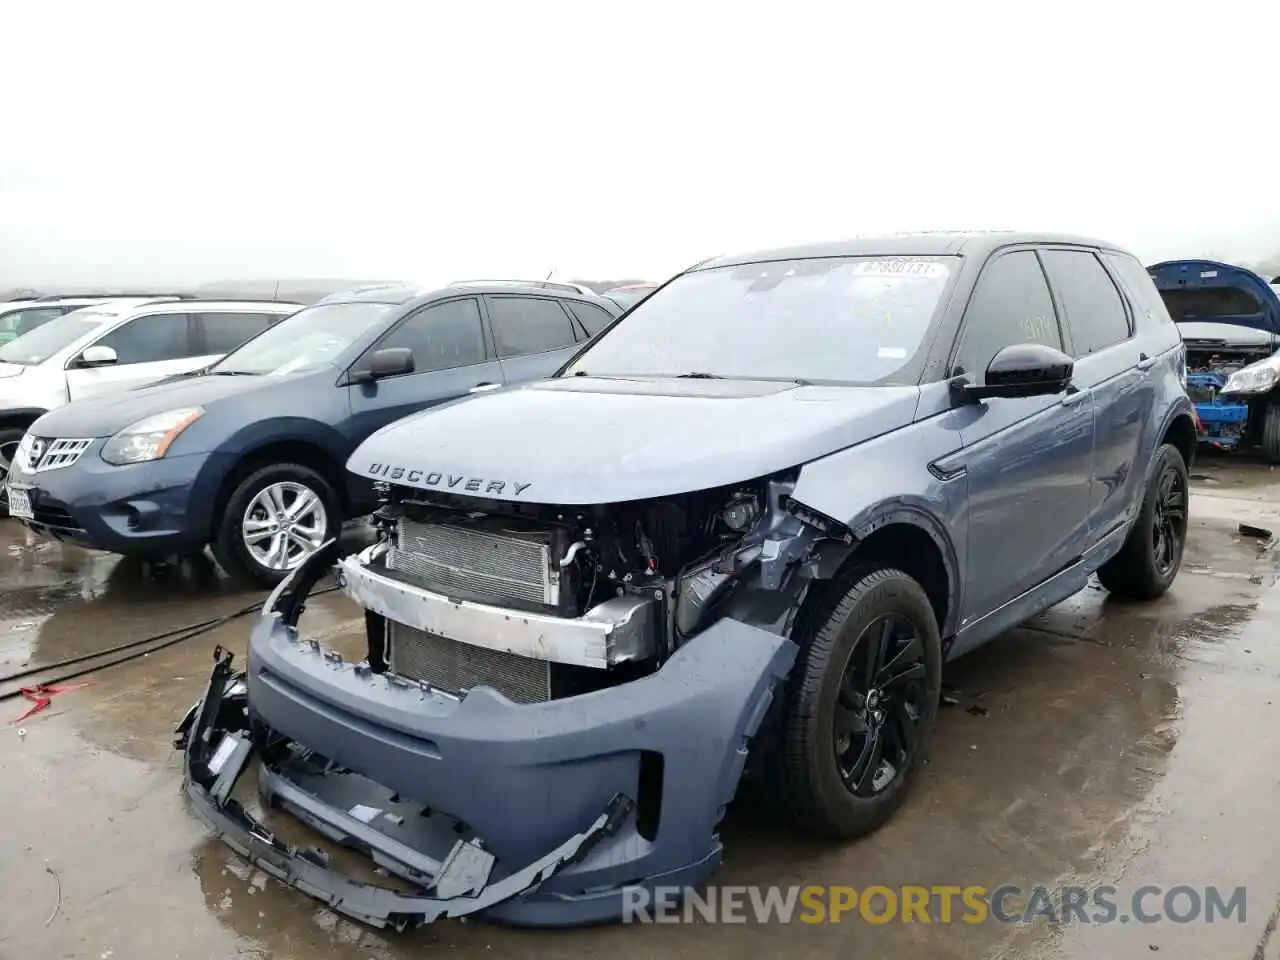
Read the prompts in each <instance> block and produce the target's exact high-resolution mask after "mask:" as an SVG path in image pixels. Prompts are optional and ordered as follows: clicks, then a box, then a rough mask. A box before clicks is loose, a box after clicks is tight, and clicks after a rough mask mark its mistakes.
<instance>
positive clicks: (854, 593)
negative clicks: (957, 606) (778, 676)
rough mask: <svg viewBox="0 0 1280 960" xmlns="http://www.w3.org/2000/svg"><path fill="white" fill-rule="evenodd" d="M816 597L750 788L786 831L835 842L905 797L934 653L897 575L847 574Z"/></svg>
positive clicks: (929, 706)
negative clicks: (774, 731)
mask: <svg viewBox="0 0 1280 960" xmlns="http://www.w3.org/2000/svg"><path fill="white" fill-rule="evenodd" d="M825 596H826V597H827V602H826V603H825V605H821V606H819V607H816V608H815V610H814V616H813V618H812V620H811V621H809V623H808V624H807V625H806V626H805V627H802V628H801V630H800V632H799V635H798V636H797V642H798V643H799V644H800V652H799V654H798V655H797V658H796V663H795V666H794V667H793V668H792V671H791V675H790V677H789V679H788V682H787V689H786V692H785V696H784V700H783V702H782V704H781V716H780V718H779V721H780V729H779V731H778V733H779V736H778V737H777V740H776V742H775V743H773V744H772V745H771V747H770V749H769V753H768V754H767V756H766V760H765V766H764V770H763V772H764V774H765V779H764V782H763V783H762V784H761V787H762V788H763V791H764V794H765V798H766V799H767V801H768V802H770V803H771V805H773V806H774V807H775V808H776V809H777V810H778V811H779V812H780V813H781V814H782V815H783V816H785V817H786V818H787V819H788V820H790V821H791V823H792V824H793V825H794V826H795V827H796V828H798V829H800V830H803V831H805V832H808V833H814V834H817V835H819V836H824V837H831V838H835V839H842V840H845V839H852V838H854V837H860V836H863V835H865V834H868V833H870V832H872V831H873V830H875V829H877V828H878V827H880V826H881V825H882V824H883V823H885V822H886V821H887V820H889V818H890V817H892V816H893V814H894V813H895V812H896V811H897V809H898V807H900V806H901V805H902V802H903V800H905V799H906V795H907V792H908V790H909V789H910V787H911V784H912V782H913V781H914V780H915V777H916V775H917V773H918V771H919V768H920V763H921V760H922V757H923V746H924V741H925V736H926V734H927V733H928V730H929V728H930V727H931V726H932V725H933V721H934V719H935V717H936V716H937V711H938V703H939V699H940V695H941V687H942V652H941V643H940V641H939V636H938V622H937V620H936V619H935V616H934V612H933V607H932V606H931V605H930V603H929V598H928V596H926V595H925V592H924V590H923V589H922V588H921V587H920V585H919V584H918V583H917V582H916V581H915V580H913V579H912V578H911V577H909V576H908V575H907V574H905V573H903V572H902V571H901V570H896V569H893V568H890V567H885V566H881V565H879V564H866V565H858V566H856V567H854V568H853V569H851V570H849V571H847V572H845V573H843V574H841V576H840V578H839V580H838V581H836V582H834V583H833V584H831V592H827V593H826V594H825ZM832 598H834V603H832V602H831V599H832ZM814 602H815V603H819V604H821V603H822V601H817V600H815V601H814ZM873 651H882V652H879V653H878V655H877V656H876V657H875V659H873ZM872 664H876V666H872ZM868 678H872V679H868Z"/></svg>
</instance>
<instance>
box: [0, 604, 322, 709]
mask: <svg viewBox="0 0 1280 960" xmlns="http://www.w3.org/2000/svg"><path fill="white" fill-rule="evenodd" d="M338 589H339V588H338V587H325V588H324V589H323V590H316V591H314V592H313V593H312V594H311V596H313V597H319V596H323V595H324V594H326V593H333V592H335V591H336V590H338ZM264 603H266V600H265V599H263V600H259V601H258V602H257V603H254V604H250V605H249V606H247V607H242V608H241V609H239V610H234V611H232V612H231V613H225V614H223V615H222V616H220V617H214V618H212V619H210V620H202V621H200V622H199V623H192V624H188V625H187V626H185V627H177V628H175V629H173V630H166V631H164V632H163V633H157V634H154V635H153V636H150V637H144V638H143V639H141V640H130V641H129V642H128V643H121V644H117V645H116V646H114V647H108V648H107V649H105V650H99V651H97V652H96V653H85V654H81V655H80V656H78V657H68V658H67V659H65V660H58V661H55V662H54V663H46V664H42V665H41V666H38V667H28V668H27V669H25V670H19V671H18V672H17V673H12V674H10V675H9V676H7V677H0V686H3V685H6V684H9V683H13V682H14V681H17V680H22V679H25V678H27V677H34V676H36V675H38V674H46V673H50V672H52V671H55V670H62V669H63V668H65V667H71V666H75V665H77V664H82V663H86V662H87V661H90V660H95V661H96V660H99V659H101V658H102V657H105V656H109V655H110V654H113V653H120V652H121V651H126V650H127V651H129V652H128V653H126V654H125V655H124V656H122V657H117V658H116V659H115V660H109V661H107V662H106V663H93V664H91V665H89V666H87V667H84V668H82V669H79V670H74V671H72V672H70V673H62V674H59V675H58V676H57V677H56V678H55V679H52V680H44V681H42V683H41V685H44V686H53V685H56V684H59V683H66V682H67V681H68V680H74V679H75V678H76V677H82V676H84V675H85V674H88V673H96V672H97V671H99V670H105V669H106V668H107V667H114V666H117V665H118V664H121V663H128V662H129V661H131V660H137V659H140V658H141V657H145V656H147V655H148V654H152V653H156V652H158V651H160V650H164V649H167V648H168V647H172V646H174V645H176V644H179V643H182V642H183V641H184V640H192V639H194V638H196V637H199V636H202V635H204V634H206V633H210V632H211V631H213V630H216V629H217V628H218V627H221V626H223V625H224V624H227V623H230V622H231V621H232V620H237V619H239V618H240V617H246V616H248V615H249V614H251V613H257V612H258V611H259V610H261V609H262V605H263V604H264ZM21 693H22V688H21V687H15V688H14V689H13V690H9V691H0V701H4V700H10V699H12V698H14V697H17V696H20V695H21Z"/></svg>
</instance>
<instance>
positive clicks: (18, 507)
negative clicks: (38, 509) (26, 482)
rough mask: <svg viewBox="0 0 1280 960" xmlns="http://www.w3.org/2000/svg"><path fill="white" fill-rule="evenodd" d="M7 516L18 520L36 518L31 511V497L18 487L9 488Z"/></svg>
mask: <svg viewBox="0 0 1280 960" xmlns="http://www.w3.org/2000/svg"><path fill="white" fill-rule="evenodd" d="M9 516H11V517H15V518H17V519H19V520H34V519H35V518H36V515H35V512H34V511H33V510H32V509H31V495H30V494H29V493H27V491H25V490H23V489H22V488H20V487H9Z"/></svg>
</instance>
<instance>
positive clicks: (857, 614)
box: [180, 234, 1195, 926]
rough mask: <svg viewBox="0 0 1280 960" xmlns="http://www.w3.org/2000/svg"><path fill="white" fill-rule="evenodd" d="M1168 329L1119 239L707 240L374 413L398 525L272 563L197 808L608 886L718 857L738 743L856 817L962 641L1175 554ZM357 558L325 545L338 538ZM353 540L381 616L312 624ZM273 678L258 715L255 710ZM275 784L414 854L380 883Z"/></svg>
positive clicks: (194, 754) (244, 830)
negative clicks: (395, 415) (638, 282)
mask: <svg viewBox="0 0 1280 960" xmlns="http://www.w3.org/2000/svg"><path fill="white" fill-rule="evenodd" d="M1184 379H1185V358H1184V351H1183V346H1182V342H1181V339H1180V337H1179V335H1178V331H1177V329H1176V328H1175V326H1174V324H1173V322H1172V321H1171V320H1170V318H1169V315H1168V313H1167V312H1166V310H1165V307H1164V304H1163V302H1162V301H1161V299H1160V296H1159V295H1158V293H1157V292H1156V289H1155V287H1154V285H1153V284H1152V281H1151V278H1150V277H1149V276H1148V275H1147V272H1146V271H1145V270H1144V269H1143V267H1142V264H1141V263H1139V262H1138V261H1137V260H1136V259H1134V257H1133V256H1132V255H1130V254H1129V253H1127V252H1126V251H1124V250H1122V249H1119V248H1117V247H1115V246H1112V245H1110V244H1105V243H1098V242H1093V241H1090V240H1086V239H1082V238H1076V237H1055V236H1045V235H1029V234H981V235H919V236H894V237H884V238H878V239H861V240H856V241H850V242H843V243H829V244H823V245H816V246H808V247H800V248H794V249H787V250H774V251H769V252H764V253H755V254H749V255H744V256H734V257H720V258H717V259H714V260H711V261H708V262H705V263H702V264H700V265H698V266H696V267H694V268H692V269H690V270H687V271H685V272H683V273H681V274H680V275H678V276H676V277H674V278H673V279H672V280H670V281H669V282H667V283H666V284H664V285H663V286H662V287H660V288H659V289H658V290H657V291H655V292H654V293H652V294H651V295H649V296H648V297H647V298H646V299H644V300H643V301H641V302H640V303H639V304H638V305H636V306H635V307H633V308H632V309H631V310H630V311H629V312H628V313H627V314H626V315H624V316H623V317H622V318H621V319H620V320H619V321H617V322H616V323H614V324H613V325H612V326H611V327H609V328H608V329H607V330H605V332H604V333H602V334H601V335H600V336H599V337H598V338H597V339H596V340H595V341H594V342H592V343H591V344H590V345H588V346H587V347H585V348H584V349H583V350H582V351H581V352H580V353H579V354H578V355H577V356H575V357H574V358H573V359H572V360H571V361H570V362H569V363H568V364H567V365H566V367H565V368H564V369H563V370H562V371H560V372H559V374H558V375H557V376H556V377H554V378H551V379H546V380H543V381H540V382H537V383H530V384H526V385H522V386H517V387H512V388H509V389H506V390H501V391H495V392H493V393H491V394H487V395H485V396H479V397H469V398H465V399H463V400H461V401H460V402H457V403H454V404H450V405H448V406H446V407H441V408H438V409H436V410H433V411H430V412H427V413H424V414H419V415H415V416H412V417H408V418H406V419H403V420H400V421H398V422H397V423H394V424H391V425H389V426H386V427H383V428H382V429H380V430H378V431H377V432H376V433H374V434H373V435H372V436H370V437H369V439H367V440H366V441H365V442H364V443H362V444H361V445H360V446H359V447H358V448H357V449H356V450H355V452H354V454H353V455H352V457H351V459H350V461H349V463H348V466H349V468H350V469H351V471H352V472H353V473H354V474H355V475H357V476H359V477H361V478H363V479H365V480H367V481H371V482H381V483H383V484H385V490H386V495H385V502H384V504H383V505H382V506H381V507H380V509H379V511H378V513H377V514H376V516H377V519H378V523H379V527H380V530H381V536H380V538H379V540H378V542H377V543H375V544H374V545H372V546H370V547H368V548H366V549H365V550H363V551H361V552H360V553H358V554H354V555H347V556H342V555H341V554H340V552H339V549H338V548H337V547H336V546H329V547H326V548H325V549H323V550H321V551H318V552H317V553H316V554H314V555H313V556H312V557H311V559H310V560H308V561H307V562H306V563H305V564H304V565H303V566H302V567H300V568H299V570H298V572H297V573H296V574H294V576H293V577H292V579H291V580H290V581H288V582H287V583H285V584H283V585H282V586H281V587H280V588H279V590H278V592H277V593H276V594H275V596H273V597H272V598H271V600H270V602H269V603H268V605H267V607H266V609H265V610H264V612H263V615H262V617H261V619H260V620H259V621H258V623H257V625H256V626H255V628H254V630H253V633H252V636H251V638H250V642H249V654H248V664H247V671H246V672H245V673H243V674H236V673H235V672H233V671H232V670H231V668H230V663H229V661H228V660H227V659H226V658H223V659H220V660H219V661H218V664H217V666H216V667H215V669H214V673H213V676H212V677H211V679H210V684H209V688H208V693H207V694H206V698H205V700H204V701H203V706H202V708H201V709H200V710H199V711H198V712H195V713H193V714H192V715H191V717H190V719H189V720H188V721H187V722H186V723H184V724H183V727H182V730H183V734H182V736H181V737H180V742H181V744H183V745H184V746H185V747H186V749H187V753H186V772H187V788H188V793H189V795H190V796H191V798H192V800H193V801H194V805H195V809H196V810H197V811H198V812H199V813H200V815H201V816H203V817H204V818H206V819H207V820H208V821H209V822H210V823H211V824H213V825H214V826H215V827H216V829H217V830H218V832H219V834H220V835H221V836H222V837H224V838H225V839H226V840H227V841H228V842H230V843H231V844H232V845H233V846H235V847H237V848H238V849H240V850H242V851H243V852H245V853H247V855H248V856H249V857H251V858H252V859H253V860H254V861H255V862H256V863H258V864H259V865H260V866H261V867H262V868H263V869H264V870H267V871H268V872H270V873H271V874H272V875H273V876H276V877H278V878H280V879H282V880H283V881H284V882H286V883H289V884H291V885H293V886H295V887H297V888H299V889H301V890H304V891H306V892H307V893H309V894H312V895H314V896H318V897H320V898H321V899H322V900H323V901H324V902H325V903H326V904H328V905H330V906H331V907H332V908H333V909H335V910H339V911H342V912H344V913H347V914H348V915H350V916H354V917H358V918H360V919H361V920H364V921H367V922H370V923H376V924H391V925H395V926H408V925H412V924H414V923H421V922H424V921H429V920H432V919H435V918H437V917H441V916H457V915H461V914H466V913H482V914H484V915H487V916H490V917H494V918H498V919H502V920H506V921H511V922H518V923H531V924H572V923H585V922H592V921H599V920H605V919H609V918H615V917H620V916H622V915H623V914H624V913H625V911H626V907H627V904H628V902H629V901H630V902H634V900H631V898H632V897H633V896H635V895H636V893H637V892H638V893H639V894H640V899H641V900H642V901H645V902H647V898H648V897H651V896H652V895H653V893H654V891H655V890H658V888H670V887H676V888H691V887H692V888H696V887H697V886H698V885H700V884H701V883H702V882H703V881H704V880H705V879H706V877H707V876H708V874H709V873H710V872H711V871H712V870H713V869H714V868H715V866H716V865H717V864H718V863H719V862H720V859H721V843H720V839H719V836H718V833H717V829H718V826H717V825H718V823H719V821H720V819H721V816H722V815H723V813H724V810H725V806H726V804H728V803H729V802H730V800H731V799H732V798H733V796H734V795H735V792H736V791H737V789H738V786H739V781H740V780H742V779H744V778H745V779H747V780H749V781H751V782H752V783H753V785H754V786H756V787H757V788H758V789H759V790H760V791H761V792H762V793H763V795H764V797H765V798H766V799H768V800H769V801H770V802H772V803H773V804H774V805H775V807H776V809H777V810H778V812H779V815H780V816H781V817H783V818H785V819H786V820H788V821H790V822H791V823H793V824H795V825H796V826H798V827H800V828H802V829H805V830H808V831H811V832H815V833H818V834H821V835H824V836H827V837H832V838H836V839H850V838H854V837H858V836H861V835H864V834H866V833H868V832H869V831H871V830H874V829H876V828H877V827H878V826H879V825H881V824H882V823H884V822H885V821H886V820H887V819H888V818H889V817H890V816H891V815H892V814H893V813H894V811H895V810H897V809H898V807H899V806H900V805H901V803H902V801H903V798H904V797H905V796H906V794H907V791H908V789H909V788H910V786H911V784H912V783H913V781H914V780H915V778H916V776H917V774H918V772H919V769H920V761H921V757H922V755H923V754H922V749H923V745H924V742H925V739H926V737H927V735H928V732H929V728H930V726H931V724H932V722H933V720H934V717H935V714H936V711H937V708H938V703H939V695H940V684H941V670H942V664H943V663H944V662H945V661H946V660H947V659H948V658H951V657H955V656H958V655H960V654H962V653H964V652H965V651H967V650H972V649H973V648H974V647H976V646H978V645H979V644H981V643H984V642H986V641H988V640H990V639H991V638H992V637H994V636H996V635H997V634H999V633H1001V632H1002V631H1004V630H1007V629H1009V628H1010V627H1012V626H1014V625H1015V624H1017V623H1019V622H1020V621H1022V620H1025V619H1026V618H1028V617H1030V616H1032V615H1033V614H1036V613H1038V612H1040V611H1042V610H1044V609H1045V608H1047V607H1049V606H1051V605H1052V604H1055V603H1057V602H1059V601H1061V600H1063V599H1064V598H1066V597H1068V596H1069V595H1071V594H1073V593H1075V592H1076V591H1078V590H1080V589H1081V588H1083V587H1084V586H1085V584H1086V582H1087V581H1088V579H1089V577H1090V576H1091V575H1092V574H1094V573H1095V572H1096V573H1097V574H1098V577H1099V579H1100V580H1101V582H1102V584H1103V585H1104V586H1105V587H1106V588H1107V589H1108V590H1110V591H1111V593H1112V594H1113V595H1117V596H1120V597H1123V598H1127V599H1131V600H1150V599H1153V598H1155V597H1158V596H1160V595H1161V594H1163V593H1164V592H1165V591H1166V590H1168V589H1169V586H1170V584H1171V583H1172V582H1173V580H1174V578H1175V576H1176V575H1177V572H1178V569H1179V566H1180V563H1181V560H1182V554H1183V547H1184V544H1185V541H1186V535H1187V529H1188V527H1187V516H1188V502H1189V496H1188V474H1187V464H1188V462H1189V461H1190V460H1191V457H1192V453H1193V451H1194V445H1195V429H1194V424H1193V421H1192V409H1191V403H1190V401H1189V399H1188V397H1187V392H1186V389H1185V385H1184ZM335 566H336V570H335ZM330 571H335V573H336V576H337V579H338V581H339V583H340V584H341V586H342V588H343V589H344V590H345V591H346V592H347V594H348V595H349V596H350V597H352V598H353V599H354V600H355V601H356V602H357V603H358V604H359V605H360V606H361V607H362V608H363V609H364V611H365V623H366V628H367V633H368V650H367V655H366V656H365V657H364V658H363V659H362V660H361V661H360V662H358V663H350V662H343V660H342V658H341V657H338V656H337V655H336V654H334V653H333V652H332V651H326V650H324V649H323V648H322V647H321V645H320V644H319V643H318V642H309V641H308V640H307V638H306V637H305V636H302V635H300V634H299V631H298V629H297V617H298V613H299V611H300V610H301V608H302V605H303V602H304V600H305V598H306V595H307V593H308V591H309V590H310V589H311V587H312V586H313V585H314V584H315V583H316V582H318V581H319V579H320V578H321V577H322V576H324V575H326V574H327V573H328V572H330ZM246 718H247V719H246ZM255 754H256V755H257V758H258V760H259V763H258V765H257V766H258V775H259V781H260V785H261V788H262V790H263V791H264V793H265V794H266V795H267V797H268V798H269V799H270V801H271V802H272V803H273V804H275V805H276V806H278V807H281V808H283V809H284V810H287V811H289V812H290V813H292V814H294V815H295V816H297V817H298V818H300V819H301V820H303V821H304V822H306V823H307V824H309V825H311V826H312V827H315V828H316V829H318V830H320V831H321V832H322V833H324V834H325V835H326V836H328V837H329V838H330V839H337V840H339V841H341V842H343V843H344V844H345V845H347V846H349V847H352V848H354V849H356V850H359V851H362V852H364V853H365V854H368V855H369V856H371V857H372V859H373V860H374V861H375V862H376V863H377V864H378V865H379V866H381V867H383V868H384V869H386V870H388V871H390V872H392V873H395V874H397V875H399V876H400V877H402V878H403V879H405V880H407V881H408V882H409V883H410V884H411V885H412V887H413V888H414V889H413V890H412V891H411V892H406V891H404V890H394V889H391V888H389V887H378V886H370V885H367V884H359V883H355V882H353V881H351V880H349V879H347V878H346V877H344V876H343V875H341V874H339V873H337V872H335V871H334V870H333V869H331V868H330V867H329V865H328V864H327V862H326V861H325V860H324V858H323V857H317V856H316V855H314V854H311V853H310V852H307V851H303V850H299V849H296V848H293V847H291V846H289V845H287V844H285V843H284V842H283V841H280V840H278V839H276V838H275V837H274V836H272V835H271V834H269V833H266V832H264V831H265V827H264V826H263V825H262V824H261V823H259V822H257V821H255V820H254V818H253V817H252V816H250V815H249V814H248V813H247V812H246V811H245V810H244V808H243V807H240V806H239V805H237V804H235V803H233V802H228V801H227V800H226V797H227V795H228V791H229V790H230V787H231V786H232V785H233V784H234V781H235V779H236V776H237V774H238V772H239V771H240V770H241V769H244V766H245V762H246V760H247V759H248V758H250V757H251V756H253V755H255Z"/></svg>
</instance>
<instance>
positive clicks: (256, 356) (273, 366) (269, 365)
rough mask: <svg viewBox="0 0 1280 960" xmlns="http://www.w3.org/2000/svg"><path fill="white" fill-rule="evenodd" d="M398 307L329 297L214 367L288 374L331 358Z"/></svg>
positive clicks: (214, 370)
mask: <svg viewBox="0 0 1280 960" xmlns="http://www.w3.org/2000/svg"><path fill="white" fill-rule="evenodd" d="M392 309H393V306H392V305H391V304H388V303H325V304H318V305H317V306H314V307H306V308H305V309H303V310H299V311H298V312H297V313H295V314H294V315H293V316H291V317H288V318H286V319H284V320H281V321H280V322H279V323H277V324H276V325H275V326H273V327H270V328H268V329H267V330H265V331H263V332H262V333H260V334H258V336H256V337H254V338H253V339H252V340H249V341H247V342H246V343H244V344H242V345H241V346H240V347H239V348H238V349H236V350H235V351H233V352H232V353H229V354H227V355H226V356H225V357H223V358H222V360H221V361H219V362H218V363H216V364H214V365H213V366H212V367H211V368H210V370H209V372H210V373H220V374H237V373H239V374H254V375H262V376H265V375H269V374H277V375H283V374H286V373H301V372H303V371H307V370H315V369H317V368H319V367H323V366H325V365H326V364H330V363H332V362H333V361H334V359H335V358H336V357H337V356H338V355H339V354H341V353H342V352H343V351H344V350H346V349H347V348H348V347H349V346H351V345H352V344H353V343H355V342H356V341H357V340H359V339H360V337H361V335H362V334H364V332H365V331H366V330H368V329H369V328H370V327H371V326H373V325H374V324H375V323H377V322H378V321H379V320H380V319H382V318H383V317H384V316H386V314H387V313H389V312H390V311H391V310H392Z"/></svg>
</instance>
